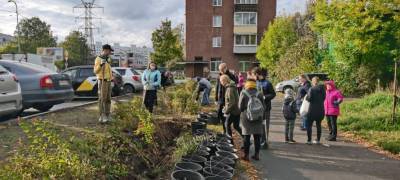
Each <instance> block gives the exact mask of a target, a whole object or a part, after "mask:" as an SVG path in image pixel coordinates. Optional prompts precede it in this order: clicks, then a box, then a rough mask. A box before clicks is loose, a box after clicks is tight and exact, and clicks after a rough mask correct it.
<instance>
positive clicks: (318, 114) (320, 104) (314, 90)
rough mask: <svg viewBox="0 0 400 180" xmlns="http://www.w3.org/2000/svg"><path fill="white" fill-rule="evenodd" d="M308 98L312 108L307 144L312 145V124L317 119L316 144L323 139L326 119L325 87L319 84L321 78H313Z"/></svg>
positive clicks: (308, 117) (308, 123)
mask: <svg viewBox="0 0 400 180" xmlns="http://www.w3.org/2000/svg"><path fill="white" fill-rule="evenodd" d="M306 100H307V101H308V102H310V109H309V110H308V113H307V123H306V125H307V144H309V145H311V144H312V143H311V136H312V126H313V123H314V121H315V123H316V126H317V139H316V140H315V141H314V144H320V140H321V131H322V128H321V122H322V120H323V119H324V115H325V110H324V101H325V89H324V86H323V85H320V84H319V78H318V77H313V78H312V87H311V88H310V90H309V91H308V93H307V96H306Z"/></svg>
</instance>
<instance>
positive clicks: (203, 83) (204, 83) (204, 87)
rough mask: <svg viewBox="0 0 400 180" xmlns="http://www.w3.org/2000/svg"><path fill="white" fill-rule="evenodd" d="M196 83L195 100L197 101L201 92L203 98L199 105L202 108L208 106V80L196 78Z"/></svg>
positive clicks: (209, 88)
mask: <svg viewBox="0 0 400 180" xmlns="http://www.w3.org/2000/svg"><path fill="white" fill-rule="evenodd" d="M196 81H197V83H198V85H197V88H196V89H197V96H196V100H199V96H200V93H201V92H203V97H202V99H201V105H202V106H207V105H209V104H210V100H209V97H210V92H211V83H210V81H209V80H208V79H206V78H201V77H197V78H196Z"/></svg>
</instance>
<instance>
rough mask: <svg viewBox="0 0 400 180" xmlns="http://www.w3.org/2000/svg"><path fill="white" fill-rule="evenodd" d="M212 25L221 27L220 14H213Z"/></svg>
mask: <svg viewBox="0 0 400 180" xmlns="http://www.w3.org/2000/svg"><path fill="white" fill-rule="evenodd" d="M218 20H219V22H218ZM212 25H213V27H222V16H220V15H215V16H213V19H212Z"/></svg>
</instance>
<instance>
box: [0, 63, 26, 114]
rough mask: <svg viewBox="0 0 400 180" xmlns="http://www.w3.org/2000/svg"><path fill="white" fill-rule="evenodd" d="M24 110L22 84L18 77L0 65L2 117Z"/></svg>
mask: <svg viewBox="0 0 400 180" xmlns="http://www.w3.org/2000/svg"><path fill="white" fill-rule="evenodd" d="M21 110H22V94H21V86H20V84H19V82H18V80H17V77H16V76H15V75H14V74H12V73H11V72H9V71H8V70H7V69H5V68H4V67H3V66H1V65H0V119H1V117H3V116H8V115H18V114H19V113H20V112H21Z"/></svg>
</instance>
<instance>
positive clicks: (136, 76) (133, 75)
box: [113, 67, 143, 93]
mask: <svg viewBox="0 0 400 180" xmlns="http://www.w3.org/2000/svg"><path fill="white" fill-rule="evenodd" d="M113 69H114V70H115V71H117V72H119V74H121V76H122V79H123V81H124V92H125V93H134V92H137V91H141V90H143V84H142V80H141V74H140V73H139V72H137V71H136V70H135V69H133V68H126V67H114V68H113Z"/></svg>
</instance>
